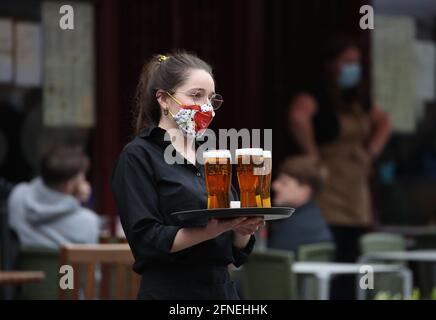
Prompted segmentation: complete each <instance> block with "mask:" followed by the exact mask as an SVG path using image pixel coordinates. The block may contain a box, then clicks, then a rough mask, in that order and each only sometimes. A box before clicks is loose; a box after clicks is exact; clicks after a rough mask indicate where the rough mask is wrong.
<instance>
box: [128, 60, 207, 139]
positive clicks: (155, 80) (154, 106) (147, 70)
mask: <svg viewBox="0 0 436 320" xmlns="http://www.w3.org/2000/svg"><path fill="white" fill-rule="evenodd" d="M191 69H202V70H205V71H207V72H208V73H209V74H210V75H211V76H213V75H212V68H211V67H210V65H209V64H207V63H206V62H204V61H203V60H201V59H200V58H198V57H197V56H196V55H194V54H192V53H187V52H185V51H175V52H174V53H171V54H167V55H165V56H164V55H155V56H153V58H152V59H151V60H150V61H149V62H148V63H147V64H145V65H144V66H143V68H142V71H141V75H140V78H139V83H138V86H137V88H136V94H135V101H136V108H135V115H134V127H135V133H136V134H139V133H140V132H141V131H142V129H144V128H146V127H149V126H153V125H157V124H158V123H159V120H160V117H161V109H160V105H159V102H158V101H157V99H156V92H157V91H158V90H159V89H161V90H165V91H168V92H170V93H174V91H175V90H176V88H177V87H179V86H181V85H183V83H184V82H185V81H186V79H187V77H188V71H189V70H191Z"/></svg>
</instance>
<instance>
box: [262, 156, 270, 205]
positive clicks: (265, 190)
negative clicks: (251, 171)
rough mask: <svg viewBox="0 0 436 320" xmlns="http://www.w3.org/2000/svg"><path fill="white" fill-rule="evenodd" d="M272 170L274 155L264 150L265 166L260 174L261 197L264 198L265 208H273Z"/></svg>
mask: <svg viewBox="0 0 436 320" xmlns="http://www.w3.org/2000/svg"><path fill="white" fill-rule="evenodd" d="M271 170H272V157H271V151H264V152H263V167H262V170H261V173H262V174H261V176H260V198H261V200H262V207H263V208H271V198H270V189H271Z"/></svg>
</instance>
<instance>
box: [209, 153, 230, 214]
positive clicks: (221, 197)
mask: <svg viewBox="0 0 436 320" xmlns="http://www.w3.org/2000/svg"><path fill="white" fill-rule="evenodd" d="M203 159H204V176H205V177H206V188H207V193H208V197H207V208H208V209H216V208H229V206H230V202H229V192H230V183H231V179H232V164H231V155H230V151H229V150H209V151H205V152H203Z"/></svg>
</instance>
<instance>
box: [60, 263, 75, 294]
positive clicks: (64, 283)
mask: <svg viewBox="0 0 436 320" xmlns="http://www.w3.org/2000/svg"><path fill="white" fill-rule="evenodd" d="M59 273H60V274H62V276H61V277H60V279H59V288H61V289H62V290H67V289H69V290H73V289H74V270H73V267H72V266H70V265H67V264H64V265H62V266H61V267H60V269H59Z"/></svg>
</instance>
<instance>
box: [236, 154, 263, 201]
mask: <svg viewBox="0 0 436 320" xmlns="http://www.w3.org/2000/svg"><path fill="white" fill-rule="evenodd" d="M235 155H236V172H237V176H238V182H239V191H240V198H241V199H240V200H241V207H262V200H261V197H260V174H261V169H262V167H263V150H262V149H261V148H245V149H237V150H236V153H235Z"/></svg>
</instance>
